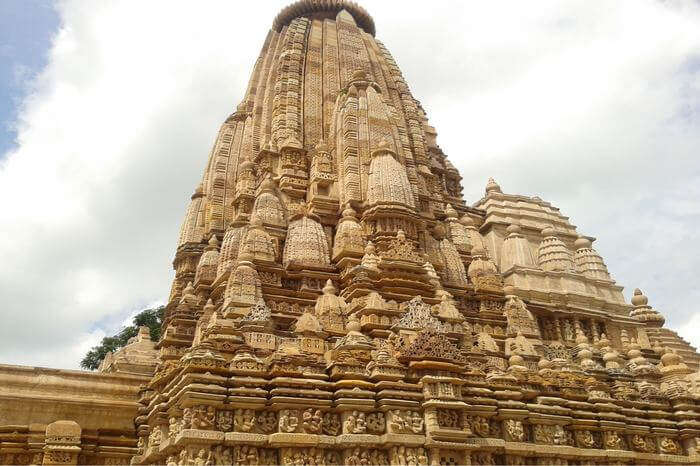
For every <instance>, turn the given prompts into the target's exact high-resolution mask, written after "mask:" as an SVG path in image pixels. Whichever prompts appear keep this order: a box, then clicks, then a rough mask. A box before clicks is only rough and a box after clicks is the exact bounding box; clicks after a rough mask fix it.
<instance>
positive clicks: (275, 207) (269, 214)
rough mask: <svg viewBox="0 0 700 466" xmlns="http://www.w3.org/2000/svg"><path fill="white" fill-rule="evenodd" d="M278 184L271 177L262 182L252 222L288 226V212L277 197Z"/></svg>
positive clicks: (254, 206)
mask: <svg viewBox="0 0 700 466" xmlns="http://www.w3.org/2000/svg"><path fill="white" fill-rule="evenodd" d="M276 189H277V186H276V185H275V182H274V181H272V179H271V178H270V177H267V178H265V180H264V181H263V182H262V183H261V184H260V189H259V192H258V197H257V198H256V199H255V204H254V205H253V214H252V216H251V222H259V223H260V224H261V225H262V224H264V225H269V226H274V227H280V228H284V227H286V226H287V213H286V211H285V209H284V206H283V205H282V202H281V201H280V200H279V198H278V197H277V193H276Z"/></svg>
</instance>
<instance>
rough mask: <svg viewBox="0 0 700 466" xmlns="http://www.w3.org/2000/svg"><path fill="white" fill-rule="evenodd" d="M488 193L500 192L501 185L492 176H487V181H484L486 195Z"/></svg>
mask: <svg viewBox="0 0 700 466" xmlns="http://www.w3.org/2000/svg"><path fill="white" fill-rule="evenodd" d="M489 193H502V191H501V187H500V186H499V185H498V183H496V180H494V179H493V178H489V181H488V183H486V194H487V195H488V194H489Z"/></svg>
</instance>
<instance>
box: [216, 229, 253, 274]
mask: <svg viewBox="0 0 700 466" xmlns="http://www.w3.org/2000/svg"><path fill="white" fill-rule="evenodd" d="M235 225H236V224H235V223H232V224H231V225H229V227H228V228H227V229H226V233H225V234H224V239H223V241H222V242H221V253H220V255H219V265H218V267H217V270H216V276H217V277H219V276H221V275H223V274H224V273H229V272H230V271H231V268H232V267H233V266H234V265H235V264H236V261H237V260H238V249H239V248H240V245H241V239H243V236H244V235H245V233H246V231H247V229H248V228H247V227H244V226H235Z"/></svg>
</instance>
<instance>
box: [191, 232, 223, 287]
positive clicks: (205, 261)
mask: <svg viewBox="0 0 700 466" xmlns="http://www.w3.org/2000/svg"><path fill="white" fill-rule="evenodd" d="M218 266H219V242H218V241H217V240H216V236H215V235H212V236H211V238H209V244H208V245H207V247H206V248H205V249H204V254H202V257H200V258H199V263H198V264H197V273H196V274H195V276H194V284H195V286H198V285H200V284H201V285H211V284H212V283H213V282H214V280H215V279H216V270H217V268H218Z"/></svg>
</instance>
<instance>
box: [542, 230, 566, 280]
mask: <svg viewBox="0 0 700 466" xmlns="http://www.w3.org/2000/svg"><path fill="white" fill-rule="evenodd" d="M542 236H543V237H544V239H543V240H542V242H541V243H540V248H539V251H538V257H537V262H538V264H539V266H540V268H541V269H542V270H544V271H547V272H570V271H573V269H574V262H573V260H572V258H571V252H570V251H569V250H568V249H567V247H566V245H565V244H564V243H563V242H562V241H561V240H560V239H559V238H558V237H557V236H556V232H555V231H554V229H553V228H549V227H548V228H545V229H543V230H542Z"/></svg>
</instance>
